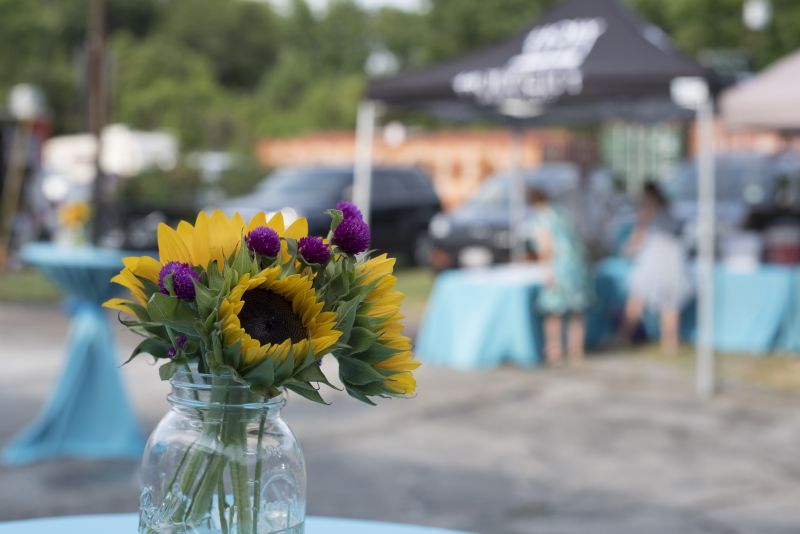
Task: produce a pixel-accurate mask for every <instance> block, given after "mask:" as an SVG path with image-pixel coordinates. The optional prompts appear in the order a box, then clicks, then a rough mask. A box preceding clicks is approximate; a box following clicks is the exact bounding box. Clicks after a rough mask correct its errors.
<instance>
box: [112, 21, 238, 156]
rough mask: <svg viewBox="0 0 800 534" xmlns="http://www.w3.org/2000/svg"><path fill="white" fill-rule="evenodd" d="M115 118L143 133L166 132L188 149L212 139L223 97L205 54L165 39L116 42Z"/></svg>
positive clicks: (122, 38) (125, 38)
mask: <svg viewBox="0 0 800 534" xmlns="http://www.w3.org/2000/svg"><path fill="white" fill-rule="evenodd" d="M113 49H114V55H115V64H116V72H115V79H116V87H115V89H116V90H115V101H114V106H113V108H114V119H115V120H117V121H121V122H126V123H128V124H131V125H132V126H135V127H138V128H143V129H160V128H166V129H168V130H171V131H172V132H173V133H175V134H177V135H178V137H179V139H180V140H181V141H182V143H183V144H184V145H185V146H186V147H189V148H193V147H201V146H207V145H208V144H209V141H211V140H213V138H214V134H215V128H219V127H220V125H219V124H216V123H215V121H214V120H213V118H214V114H213V111H214V110H215V109H218V107H219V106H220V104H221V102H220V100H221V99H222V93H221V91H220V89H219V87H218V86H217V84H216V82H215V80H214V76H213V73H212V70H211V66H210V65H209V61H208V60H207V59H206V58H205V57H203V56H202V55H200V54H198V53H197V52H194V51H192V50H190V49H188V48H185V47H183V46H180V45H177V44H176V43H174V42H171V41H169V40H166V39H164V38H162V37H151V38H149V39H146V40H143V41H139V40H133V39H131V38H130V37H124V36H122V37H119V38H118V39H116V40H115V42H114V46H113Z"/></svg>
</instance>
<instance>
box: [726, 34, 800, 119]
mask: <svg viewBox="0 0 800 534" xmlns="http://www.w3.org/2000/svg"><path fill="white" fill-rule="evenodd" d="M798 95H800V50H797V51H795V52H794V53H792V54H790V55H788V56H786V57H784V58H783V59H780V60H778V61H777V62H775V63H773V64H772V65H770V66H769V67H768V68H767V69H766V70H764V71H763V72H761V73H760V74H758V75H757V76H755V77H753V78H750V79H748V80H745V81H743V82H741V83H739V84H737V85H735V86H734V87H731V88H730V89H728V90H726V91H725V92H723V94H722V96H721V97H720V112H721V115H722V119H723V120H724V121H725V123H726V124H728V125H729V126H732V127H749V128H766V129H773V130H782V131H800V105H798V103H800V99H798Z"/></svg>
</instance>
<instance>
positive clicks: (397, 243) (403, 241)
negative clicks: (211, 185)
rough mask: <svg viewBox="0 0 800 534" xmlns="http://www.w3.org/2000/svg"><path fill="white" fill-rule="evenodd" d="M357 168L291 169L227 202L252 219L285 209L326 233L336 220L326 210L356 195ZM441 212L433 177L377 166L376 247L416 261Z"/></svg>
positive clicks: (372, 216) (226, 205)
mask: <svg viewBox="0 0 800 534" xmlns="http://www.w3.org/2000/svg"><path fill="white" fill-rule="evenodd" d="M352 184H353V168H352V167H351V166H347V167H345V166H327V167H286V168H282V169H278V170H277V171H275V172H273V173H272V174H270V175H269V176H267V177H266V178H265V179H264V180H263V181H262V182H261V183H260V184H259V185H258V186H257V187H256V189H255V191H253V192H252V193H250V194H247V195H244V196H241V197H236V198H231V199H228V200H226V201H225V202H224V203H222V205H221V206H220V207H221V208H222V210H223V211H225V212H226V213H233V212H239V213H241V214H242V216H243V217H245V218H248V217H249V216H251V215H252V214H254V213H256V212H257V211H267V212H276V211H282V212H283V213H284V216H285V217H287V218H290V219H291V218H296V217H305V218H306V219H307V220H308V226H309V232H310V233H311V234H315V235H325V234H327V232H328V228H329V226H330V218H329V217H328V216H327V215H326V214H325V210H328V209H330V208H333V207H335V206H336V203H337V202H338V201H340V200H350V199H351V197H352ZM439 209H440V203H439V199H438V197H437V196H436V193H435V192H434V190H433V186H432V185H431V179H430V178H429V177H428V176H427V175H426V174H424V173H423V172H421V171H419V170H417V169H415V168H410V167H376V168H375V169H373V171H372V195H371V211H370V226H371V228H372V243H371V246H372V248H376V249H379V250H385V251H387V252H389V253H391V254H393V255H395V256H399V257H401V258H402V259H405V260H406V261H409V262H413V261H414V258H415V257H416V255H417V254H416V253H417V251H418V249H422V248H424V247H425V243H426V237H427V228H428V224H429V222H430V219H431V217H433V215H434V214H435V213H437V212H438V211H439Z"/></svg>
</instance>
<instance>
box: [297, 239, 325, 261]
mask: <svg viewBox="0 0 800 534" xmlns="http://www.w3.org/2000/svg"><path fill="white" fill-rule="evenodd" d="M297 248H298V250H299V251H300V255H301V256H303V259H304V260H306V261H307V262H308V263H319V264H320V265H325V264H326V263H328V260H329V259H331V249H330V248H329V247H328V245H326V244H325V242H324V241H323V240H322V238H321V237H319V236H316V235H310V236H308V237H301V238H300V240H299V241H298V242H297Z"/></svg>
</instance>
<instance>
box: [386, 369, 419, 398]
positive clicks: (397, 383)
mask: <svg viewBox="0 0 800 534" xmlns="http://www.w3.org/2000/svg"><path fill="white" fill-rule="evenodd" d="M386 387H388V388H389V389H391V390H392V391H394V392H395V393H401V394H403V395H412V394H413V393H414V391H416V389H417V380H416V379H415V378H414V375H413V374H411V373H410V372H407V373H399V374H396V375H392V376H390V377H389V379H388V380H387V381H386Z"/></svg>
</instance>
